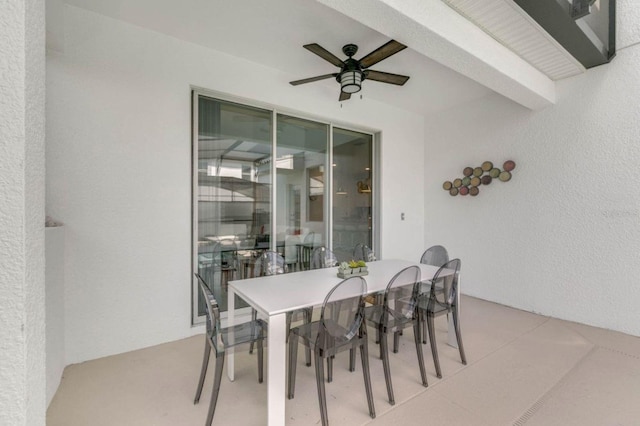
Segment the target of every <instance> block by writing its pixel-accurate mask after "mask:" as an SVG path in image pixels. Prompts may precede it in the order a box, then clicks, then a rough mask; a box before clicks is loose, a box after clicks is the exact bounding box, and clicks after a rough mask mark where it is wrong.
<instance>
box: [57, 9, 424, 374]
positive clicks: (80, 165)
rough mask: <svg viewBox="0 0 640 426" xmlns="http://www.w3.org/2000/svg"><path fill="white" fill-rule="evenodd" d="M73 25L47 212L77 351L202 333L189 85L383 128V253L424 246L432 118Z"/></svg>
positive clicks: (146, 39)
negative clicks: (194, 300) (197, 317)
mask: <svg viewBox="0 0 640 426" xmlns="http://www.w3.org/2000/svg"><path fill="white" fill-rule="evenodd" d="M65 26H66V33H65V34H64V43H65V44H64V46H63V48H62V51H61V52H57V51H56V52H54V51H50V52H48V62H47V67H48V68H47V212H48V214H50V215H51V216H53V217H55V218H56V219H57V220H60V221H62V222H63V223H64V224H65V271H64V274H65V309H66V312H65V329H66V330H65V331H66V342H65V348H66V352H67V362H68V363H73V362H80V361H84V360H87V359H92V358H97V357H101V356H105V355H110V354H114V353H119V352H125V351H130V350H133V349H137V348H141V347H145V346H150V345H154V344H158V343H162V342H166V341H171V340H176V339H179V338H183V337H185V336H188V335H190V334H191V333H193V332H194V331H193V330H192V329H191V326H190V322H191V135H190V120H191V113H190V110H191V104H190V89H189V86H190V85H194V86H198V87H204V88H208V89H211V90H216V91H220V92H226V93H230V94H234V95H236V96H240V97H243V98H246V99H253V100H255V101H259V102H267V103H272V104H275V105H278V106H280V107H286V108H290V109H291V110H297V111H305V112H306V113H308V114H314V115H318V116H322V117H326V118H329V119H332V120H335V121H337V122H341V123H348V124H351V125H352V126H356V127H358V126H362V127H364V128H365V129H366V128H370V129H379V130H382V131H383V141H382V158H383V163H382V169H383V170H382V175H383V176H382V178H383V184H382V188H381V191H382V196H383V198H384V199H389V200H391V199H392V200H393V202H392V203H391V202H390V203H385V204H384V205H383V206H382V216H383V227H384V232H385V233H387V234H388V235H389V238H387V239H386V240H385V241H384V242H383V245H382V254H383V255H385V254H386V253H393V255H394V256H398V257H403V256H415V253H416V252H419V251H420V250H421V249H422V246H423V235H424V229H423V226H424V222H423V218H424V211H423V205H424V203H423V198H422V197H423V192H422V191H421V186H422V183H423V181H424V179H423V176H422V159H423V157H424V156H423V144H422V141H423V140H424V135H423V125H424V123H423V118H422V117H420V116H418V115H414V114H410V113H407V112H406V111H402V110H399V109H397V108H393V107H389V106H387V105H385V104H382V103H379V102H375V101H372V100H367V99H363V100H362V101H360V102H357V103H354V104H351V105H348V103H345V105H344V107H343V108H340V105H339V103H338V102H336V101H334V100H333V99H334V98H333V97H332V100H331V101H328V100H327V101H319V100H318V98H316V97H314V95H313V93H314V92H313V91H314V90H316V91H318V93H320V92H321V91H323V90H325V89H326V88H324V87H321V86H320V85H318V86H315V87H309V88H308V90H307V91H306V92H305V96H300V94H299V92H298V91H281V90H279V89H278V88H279V87H282V85H283V84H286V82H287V81H289V80H291V76H290V75H285V74H282V73H279V72H277V71H275V70H273V69H269V68H266V67H263V66H261V65H258V64H255V63H251V62H248V61H246V60H241V59H239V58H236V57H233V56H229V55H225V54H222V53H220V52H216V51H214V50H210V49H206V48H203V47H200V46H196V45H194V44H191V43H187V42H183V41H180V40H177V39H174V38H171V37H167V36H164V35H161V34H158V33H156V32H153V31H148V30H144V29H141V28H139V27H135V26H132V25H130V24H126V23H124V22H120V21H117V20H114V19H110V18H106V17H104V16H101V15H98V14H95V13H91V12H87V11H84V10H82V9H78V8H75V7H70V6H67V8H66V14H65ZM227 42H228V41H227V40H221V43H227ZM256 75H259V76H260V78H255V77H256ZM407 152H411V153H412V154H414V155H411V156H407V155H406V153H407ZM391 175H393V178H388V179H387V178H386V176H391ZM406 186H412V187H416V186H417V189H416V190H415V191H411V192H410V193H409V192H407V191H405V190H404V188H406ZM402 211H404V212H406V220H405V221H400V212H402ZM195 331H196V332H201V330H200V329H197V330H195Z"/></svg>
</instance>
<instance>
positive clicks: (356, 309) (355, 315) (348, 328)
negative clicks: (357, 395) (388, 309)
mask: <svg viewBox="0 0 640 426" xmlns="http://www.w3.org/2000/svg"><path fill="white" fill-rule="evenodd" d="M366 292H367V283H366V281H365V280H364V279H363V278H362V277H352V278H347V279H346V280H343V281H341V282H340V283H339V284H338V285H336V286H335V287H334V288H333V289H331V291H330V292H329V294H327V297H326V298H325V300H324V302H323V304H322V309H321V311H320V320H319V321H315V322H311V323H309V324H302V325H300V326H298V327H294V328H292V329H291V330H290V331H289V381H288V393H287V396H288V398H289V399H293V397H294V393H295V381H296V360H297V355H298V342H300V343H302V344H303V345H305V346H306V347H308V348H310V349H311V350H312V351H313V354H314V364H315V370H316V382H317V387H318V403H319V405H320V417H321V419H322V425H323V426H326V425H328V424H329V419H328V415H327V398H326V393H325V382H324V364H323V360H324V359H325V358H326V359H327V361H329V360H330V359H331V357H333V356H335V355H336V354H337V353H339V352H342V351H346V350H352V351H354V350H355V349H356V348H358V347H359V348H360V355H361V358H362V374H363V375H364V384H365V392H366V394H367V403H368V405H369V415H370V416H371V418H375V416H376V413H375V408H374V404H373V394H372V391H371V376H370V373H369V356H368V346H367V328H366V325H365V323H364V321H363V320H362V318H363V315H364V296H365V294H366Z"/></svg>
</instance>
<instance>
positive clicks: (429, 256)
mask: <svg viewBox="0 0 640 426" xmlns="http://www.w3.org/2000/svg"><path fill="white" fill-rule="evenodd" d="M448 261H449V253H447V249H446V248H444V247H442V246H431V247H429V248H428V249H427V250H426V251H425V252H424V253H422V257H421V258H420V263H422V264H424V265H432V266H442V265H444V264H445V263H447V262H448Z"/></svg>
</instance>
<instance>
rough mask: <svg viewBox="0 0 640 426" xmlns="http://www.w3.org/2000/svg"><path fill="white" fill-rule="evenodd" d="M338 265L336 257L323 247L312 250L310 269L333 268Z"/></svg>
mask: <svg viewBox="0 0 640 426" xmlns="http://www.w3.org/2000/svg"><path fill="white" fill-rule="evenodd" d="M338 264H339V262H338V258H337V257H336V255H335V254H333V252H332V251H331V250H329V249H327V248H326V247H325V246H320V247H316V248H315V249H313V253H311V269H323V268H333V267H335V266H338Z"/></svg>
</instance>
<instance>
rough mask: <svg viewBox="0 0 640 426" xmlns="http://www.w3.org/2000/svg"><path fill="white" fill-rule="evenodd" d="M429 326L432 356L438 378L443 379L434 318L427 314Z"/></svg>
mask: <svg viewBox="0 0 640 426" xmlns="http://www.w3.org/2000/svg"><path fill="white" fill-rule="evenodd" d="M427 325H428V327H429V342H431V355H433V364H434V365H435V367H436V376H438V379H442V371H441V370H440V359H439V358H438V344H437V343H436V327H435V324H434V318H433V317H432V316H431V315H429V314H427Z"/></svg>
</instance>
